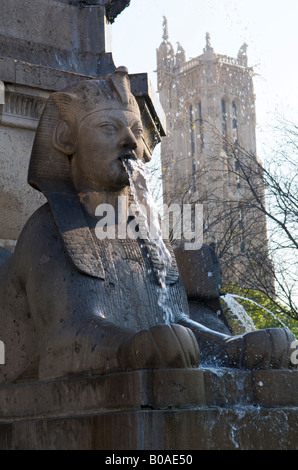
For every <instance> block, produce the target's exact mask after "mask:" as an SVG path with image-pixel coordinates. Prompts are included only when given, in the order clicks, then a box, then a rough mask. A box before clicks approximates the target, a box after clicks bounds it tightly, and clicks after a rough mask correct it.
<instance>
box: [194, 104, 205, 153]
mask: <svg viewBox="0 0 298 470" xmlns="http://www.w3.org/2000/svg"><path fill="white" fill-rule="evenodd" d="M196 134H197V140H198V142H199V149H200V151H201V152H203V150H204V127H203V116H202V102H201V101H200V102H199V103H197V104H196Z"/></svg>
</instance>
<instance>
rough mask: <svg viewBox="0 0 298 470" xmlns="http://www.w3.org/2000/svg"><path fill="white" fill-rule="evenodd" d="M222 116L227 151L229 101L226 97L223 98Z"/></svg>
mask: <svg viewBox="0 0 298 470" xmlns="http://www.w3.org/2000/svg"><path fill="white" fill-rule="evenodd" d="M221 116H222V118H221V119H222V121H221V122H222V124H221V127H222V135H223V138H224V142H223V149H224V151H225V152H226V151H227V142H226V139H227V137H228V135H227V118H228V115H227V103H226V101H225V100H224V99H222V100H221Z"/></svg>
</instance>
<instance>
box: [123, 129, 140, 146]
mask: <svg viewBox="0 0 298 470" xmlns="http://www.w3.org/2000/svg"><path fill="white" fill-rule="evenodd" d="M121 145H122V148H123V149H125V150H136V148H137V141H136V138H135V136H134V134H133V133H132V131H131V130H130V129H126V130H125V131H124V132H123V136H122V141H121Z"/></svg>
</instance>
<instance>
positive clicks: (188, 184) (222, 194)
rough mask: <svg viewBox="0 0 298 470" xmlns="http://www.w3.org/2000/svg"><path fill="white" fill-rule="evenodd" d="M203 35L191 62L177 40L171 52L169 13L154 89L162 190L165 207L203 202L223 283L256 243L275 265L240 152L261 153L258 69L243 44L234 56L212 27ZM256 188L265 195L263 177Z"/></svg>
mask: <svg viewBox="0 0 298 470" xmlns="http://www.w3.org/2000/svg"><path fill="white" fill-rule="evenodd" d="M205 39H206V43H205V47H204V49H203V53H202V54H201V55H199V56H198V57H195V58H193V59H191V60H186V56H185V51H184V49H183V47H182V46H181V44H180V43H178V45H177V50H176V51H174V50H173V46H172V45H171V43H170V41H169V34H168V23H167V20H166V18H164V22H163V42H162V43H161V45H160V47H159V49H158V50H157V88H158V92H159V99H160V102H161V104H162V106H163V108H164V111H165V115H166V121H167V137H166V138H164V139H163V140H162V144H161V163H162V181H163V196H164V203H165V204H167V205H168V206H170V205H171V204H173V203H176V204H180V205H182V204H185V203H200V204H202V205H203V212H204V243H207V244H213V245H214V246H215V247H216V250H217V252H218V254H219V255H220V258H221V262H222V265H225V259H226V260H227V266H224V273H225V276H226V279H225V282H226V283H227V282H229V281H232V282H238V280H239V276H240V277H241V276H242V274H241V273H240V271H241V272H242V271H243V270H245V269H246V268H244V266H245V257H246V255H247V254H248V252H249V251H251V250H252V249H254V250H258V249H259V248H260V247H262V250H263V251H265V252H266V255H265V258H266V259H267V260H268V263H269V264H270V262H269V258H268V241H267V226H266V218H265V216H263V215H262V214H261V215H260V214H258V217H257V218H256V214H253V213H252V211H251V210H248V204H247V201H248V199H249V198H251V193H250V192H249V189H248V188H247V185H245V184H244V182H243V181H242V180H241V178H240V177H239V172H238V170H239V161H237V158H235V155H236V153H235V151H236V150H235V149H240V148H242V149H245V151H246V152H247V153H248V154H251V155H256V113H255V94H254V87H253V69H252V67H249V66H248V57H247V45H246V44H243V45H242V46H241V48H240V50H239V52H238V54H237V56H236V57H229V56H227V55H221V54H217V53H216V52H215V51H214V49H213V47H212V44H211V36H210V34H209V33H206V37H205ZM228 147H229V148H228ZM231 147H233V149H234V150H235V151H234V154H233V152H231V151H230V150H231ZM255 159H256V161H257V157H255ZM250 164H251V165H252V166H253V165H254V163H253V160H251V163H250ZM252 170H253V168H252ZM258 191H259V192H260V195H261V197H262V198H263V195H264V185H263V182H262V181H261V180H260V179H259V181H258ZM228 239H229V240H228ZM232 261H233V262H232ZM235 272H237V274H236V276H235V275H234V273H235ZM238 274H239V276H238ZM240 274H241V275H240ZM261 277H262V276H261ZM272 282H273V281H272V280H270V283H271V284H272Z"/></svg>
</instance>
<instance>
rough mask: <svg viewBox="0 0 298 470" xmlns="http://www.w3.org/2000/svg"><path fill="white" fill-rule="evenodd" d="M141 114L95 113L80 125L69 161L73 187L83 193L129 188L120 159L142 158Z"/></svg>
mask: <svg viewBox="0 0 298 470" xmlns="http://www.w3.org/2000/svg"><path fill="white" fill-rule="evenodd" d="M143 154H144V143H143V127H142V122H141V117H140V114H138V113H134V112H133V111H126V110H122V109H119V110H117V109H116V110H96V109H95V110H94V111H92V112H90V113H88V114H86V115H85V116H84V117H83V118H82V120H81V121H80V123H79V129H78V140H77V142H76V144H75V152H74V155H73V159H72V176H73V180H74V184H75V186H76V187H77V189H79V190H80V191H82V190H83V191H84V190H94V191H96V190H119V189H121V188H123V187H125V186H128V185H129V180H128V176H127V173H126V171H125V169H124V166H123V163H122V160H121V159H122V158H124V159H125V158H135V159H142V158H143Z"/></svg>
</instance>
